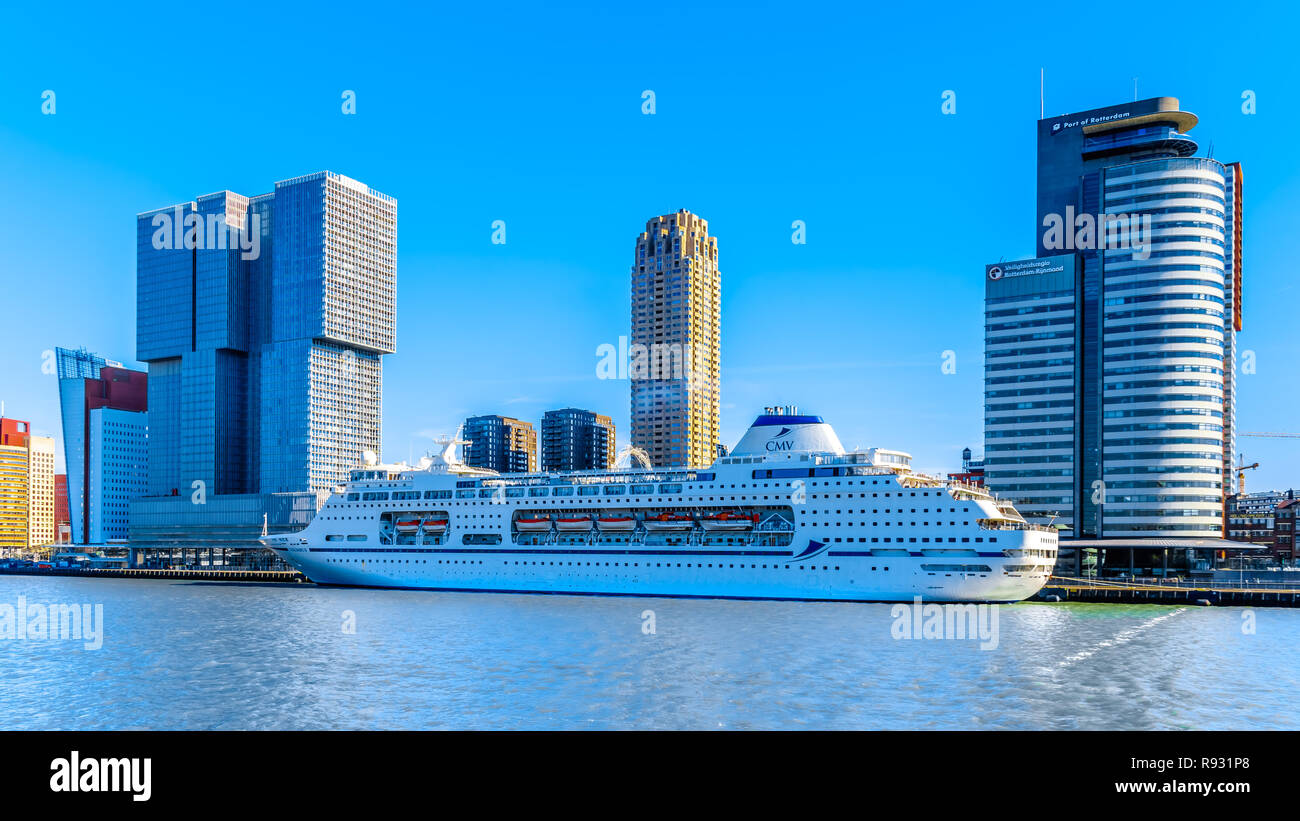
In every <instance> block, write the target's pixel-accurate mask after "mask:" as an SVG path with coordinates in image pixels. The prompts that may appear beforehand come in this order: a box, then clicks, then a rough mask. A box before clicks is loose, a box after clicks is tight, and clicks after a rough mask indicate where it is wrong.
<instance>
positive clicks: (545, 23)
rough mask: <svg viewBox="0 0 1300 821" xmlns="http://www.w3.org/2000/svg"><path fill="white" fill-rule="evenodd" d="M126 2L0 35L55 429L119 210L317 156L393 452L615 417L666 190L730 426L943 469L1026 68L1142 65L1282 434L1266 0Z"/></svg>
mask: <svg viewBox="0 0 1300 821" xmlns="http://www.w3.org/2000/svg"><path fill="white" fill-rule="evenodd" d="M123 8H125V7H120V6H117V7H114V6H105V5H103V4H94V5H89V6H86V7H84V8H71V9H67V10H64V11H60V12H58V13H55V12H52V11H51V10H50V9H49V8H48V7H37V6H35V5H30V4H29V5H27V6H25V7H22V8H19V9H16V10H12V11H7V12H6V24H5V26H4V32H3V33H0V180H2V181H3V182H2V183H0V184H2V185H3V188H2V192H3V197H0V242H2V243H3V248H4V249H5V250H4V253H3V255H0V293H3V297H0V299H2V300H3V302H4V303H6V307H5V308H4V310H3V311H2V312H0V316H2V317H3V319H2V320H0V353H2V354H3V355H2V356H0V399H3V400H4V401H5V403H6V409H7V413H8V415H10V416H13V417H17V418H20V419H22V418H26V419H29V420H31V421H32V422H33V425H34V427H35V428H36V429H37V430H38V431H46V432H50V433H53V434H55V435H58V434H59V430H58V426H59V422H58V405H57V389H56V384H55V380H54V378H53V377H52V376H47V375H42V373H41V367H40V365H41V354H42V352H43V351H45V350H48V349H51V348H53V347H55V346H60V345H61V346H67V347H76V346H85V347H88V348H90V349H91V350H94V351H97V352H100V353H102V354H104V355H106V356H108V357H110V358H117V359H121V360H125V361H127V362H133V361H134V355H135V247H134V241H135V234H134V216H135V214H136V213H137V212H139V211H144V210H147V209H151V208H155V207H159V206H163V205H168V204H171V203H175V202H179V201H186V200H190V199H192V198H193V197H195V196H197V195H200V194H204V193H208V192H211V191H215V190H222V189H230V190H233V191H238V192H240V193H244V194H257V193H263V192H266V191H269V190H271V188H272V186H273V184H274V182H275V181H276V180H280V179H285V178H289V177H293V176H297V175H300V174H305V173H309V172H312V171H317V170H321V169H330V170H333V171H337V172H339V173H342V174H347V175H348V176H351V177H355V178H357V179H359V180H362V181H364V182H366V183H368V184H369V185H371V186H373V187H374V188H377V189H379V190H381V191H384V192H386V193H388V194H391V195H393V196H394V197H396V198H397V199H398V242H399V260H398V325H397V348H398V350H397V353H396V354H394V355H392V356H390V357H387V359H386V365H385V379H384V385H385V389H384V451H385V453H384V455H385V456H386V457H388V458H392V459H403V458H406V457H407V456H408V454H410V453H414V454H415V455H417V456H418V455H419V454H420V453H422V452H423V451H424V450H425V449H426V448H427V447H428V445H429V440H428V434H430V433H439V432H449V431H451V430H453V429H454V427H455V425H456V423H457V422H458V421H459V420H461V419H463V418H464V417H465V416H466V415H467V414H471V413H492V412H499V413H505V414H509V415H514V416H519V417H522V418H524V419H529V420H532V421H534V422H536V421H537V420H538V419H539V418H540V416H541V413H542V411H543V410H545V409H547V408H550V407H560V406H565V405H577V406H582V407H589V408H592V409H595V410H597V411H601V412H606V413H609V414H611V415H612V416H614V418H615V422H616V424H617V425H618V428H619V438H620V441H621V442H623V441H626V439H625V436H626V431H627V417H628V384H627V382H620V381H606V380H598V379H596V378H595V374H596V371H595V366H596V362H597V358H596V355H595V352H596V348H597V346H599V345H600V344H602V343H607V342H608V343H616V342H617V341H618V337H619V336H620V335H624V334H627V333H628V327H629V315H628V314H629V309H628V267H629V265H630V264H631V259H632V254H633V247H634V242H635V239H636V235H637V234H638V233H639V232H640V231H641V230H642V228H643V227H644V224H645V222H646V220H647V219H649V218H650V217H651V216H653V215H655V214H660V213H667V212H670V211H674V210H676V209H678V208H687V209H690V210H692V211H694V212H696V213H698V214H700V215H702V216H704V217H705V218H706V219H708V220H709V223H710V228H711V230H712V232H713V233H714V234H715V235H716V236H717V237H718V242H719V259H720V264H721V266H720V267H721V270H722V275H723V294H722V310H723V319H722V368H723V382H722V401H723V412H722V434H723V436H722V438H723V440H724V441H725V442H727V443H729V444H734V443H735V441H736V440H737V439H738V438H739V437H740V435H741V434H742V433H743V431H744V429H745V427H746V426H747V425H748V424H749V422H750V421H752V417H753V415H754V414H755V412H757V411H759V410H760V409H761V408H762V406H764V405H769V404H784V403H793V404H798V405H799V406H800V407H801V409H803V410H805V411H808V412H815V413H820V414H822V415H824V416H826V417H827V419H828V420H829V421H831V422H832V423H833V424H835V426H836V427H837V429H838V430H839V433H840V436H841V439H843V440H844V443H845V444H846V445H847V446H849V447H853V446H858V445H860V446H864V447H865V446H871V445H880V446H885V447H896V448H901V449H905V450H910V451H912V452H913V453H914V454H915V455H916V461H917V464H918V466H919V467H921V468H923V469H929V470H935V471H938V470H946V469H950V468H955V467H956V466H957V463H958V460H959V454H960V451H961V449H962V447H963V446H966V445H970V446H971V447H973V448H975V449H976V451H977V452H979V451H980V450H981V448H982V430H983V411H982V404H983V403H982V389H983V388H982V364H983V363H982V346H983V337H982V326H983V319H982V310H983V304H982V297H983V278H982V274H983V265H984V263H986V262H990V261H994V260H997V259H1001V258H1005V259H1016V258H1021V257H1027V256H1031V255H1032V253H1033V248H1034V245H1033V240H1034V233H1033V232H1034V231H1035V226H1034V225H1033V222H1034V189H1035V182H1034V174H1035V169H1034V125H1035V120H1036V119H1037V118H1038V113H1039V87H1038V86H1039V69H1040V68H1043V69H1044V70H1045V72H1046V79H1047V83H1046V89H1047V90H1046V109H1047V113H1048V114H1049V115H1052V114H1060V113H1065V112H1070V111H1079V110H1084V109H1089V108H1095V107H1099V106H1103V105H1110V104H1114V103H1120V102H1123V101H1125V100H1129V99H1132V96H1133V78H1134V77H1135V76H1136V77H1137V78H1138V93H1139V95H1140V96H1141V97H1143V98H1145V97H1151V96H1158V95H1169V96H1175V97H1178V98H1180V99H1181V101H1182V104H1183V106H1182V107H1183V108H1184V109H1186V110H1189V111H1192V112H1195V113H1196V114H1197V115H1198V116H1199V117H1200V120H1201V124H1200V125H1199V126H1197V128H1196V129H1194V130H1193V131H1192V134H1193V136H1195V137H1196V138H1197V139H1198V140H1199V141H1200V143H1201V145H1202V149H1203V150H1205V149H1208V147H1209V145H1210V143H1213V146H1214V156H1215V157H1216V158H1218V159H1221V160H1225V161H1232V160H1240V161H1241V162H1243V163H1244V166H1245V185H1246V188H1245V191H1246V194H1245V203H1246V236H1245V243H1244V245H1245V255H1246V256H1245V265H1244V270H1245V282H1246V296H1245V330H1244V331H1243V333H1242V334H1241V336H1240V338H1239V339H1240V345H1241V347H1242V348H1244V349H1249V350H1253V351H1255V352H1256V356H1257V362H1258V370H1257V373H1255V374H1252V375H1243V376H1242V379H1241V390H1240V397H1239V401H1240V412H1239V417H1238V420H1239V423H1240V426H1241V428H1242V429H1243V430H1251V431H1274V430H1279V431H1291V432H1300V415H1298V414H1297V413H1296V411H1295V408H1296V407H1297V406H1300V380H1298V379H1297V373H1300V372H1298V371H1297V369H1296V367H1295V362H1296V354H1297V348H1298V347H1300V346H1298V345H1297V341H1298V337H1300V334H1298V333H1297V330H1296V325H1295V322H1296V315H1297V314H1296V306H1297V304H1298V303H1300V289H1297V287H1296V285H1295V284H1294V283H1295V273H1294V260H1295V259H1296V253H1295V248H1294V244H1295V237H1296V236H1297V235H1298V234H1300V231H1297V230H1296V227H1295V222H1296V213H1297V211H1298V207H1300V201H1298V200H1300V155H1298V154H1297V152H1296V151H1295V150H1294V149H1293V147H1292V145H1291V140H1290V139H1289V136H1290V135H1292V134H1295V133H1297V132H1300V115H1298V114H1297V109H1296V107H1295V106H1294V104H1293V103H1291V102H1290V101H1289V100H1290V97H1291V95H1292V94H1293V78H1294V77H1295V72H1294V65H1293V62H1292V60H1293V56H1294V54H1293V52H1294V43H1293V41H1292V38H1293V36H1294V32H1295V31H1296V23H1297V12H1296V11H1295V10H1293V9H1285V8H1284V7H1283V6H1282V5H1281V4H1277V5H1274V6H1272V8H1269V9H1259V10H1252V9H1250V8H1246V7H1232V8H1228V7H1225V6H1223V5H1222V4H1214V5H1210V4H1205V5H1203V6H1197V5H1195V4H1190V5H1189V4H1184V5H1183V6H1180V7H1179V8H1178V10H1177V12H1176V13H1170V12H1169V11H1168V10H1167V9H1163V8H1154V9H1152V8H1148V7H1145V6H1142V5H1134V4H1129V5H1126V6H1123V7H1122V8H1119V7H1117V8H1116V12H1115V14H1114V15H1080V14H1079V13H1078V11H1077V9H1076V8H1075V7H1072V6H1069V5H1064V4H1061V5H1057V6H1044V5H1042V4H1034V5H1032V6H1030V5H1023V6H1020V7H1016V6H1010V7H1007V8H1006V9H1005V10H1004V11H1001V12H999V13H996V14H994V13H990V12H989V11H987V10H985V9H984V8H983V7H971V6H967V5H961V6H957V7H955V8H953V9H951V10H947V11H945V10H942V9H939V8H937V7H926V8H924V9H922V8H921V7H915V6H914V7H911V8H908V9H897V8H894V9H881V8H867V7H865V6H861V5H859V4H845V5H842V6H836V5H820V6H819V5H814V4H799V5H797V6H796V7H792V6H790V5H789V4H775V3H772V4H767V5H763V4H758V5H755V4H744V5H742V4H710V3H703V4H701V3H681V4H676V3H666V4H657V5H655V6H653V7H652V8H653V10H650V9H651V7H645V6H638V7H635V8H633V7H629V8H627V9H626V10H615V9H613V8H611V7H610V5H609V4H603V3H591V4H585V5H582V4H573V3H569V4H562V5H549V4H548V5H546V6H536V7H532V6H522V5H514V4H510V3H497V4H493V5H492V6H490V7H485V8H481V9H480V8H472V7H468V6H458V7H456V8H447V9H442V8H426V9H424V10H418V11H417V10H410V9H405V8H403V7H402V6H400V5H393V6H389V5H387V4H384V3H367V4H364V5H349V6H341V5H331V4H328V3H317V4H311V5H307V4H291V5H285V6H284V7H283V8H282V9H280V10H276V11H266V10H262V9H258V10H257V11H256V12H250V14H251V15H252V16H243V15H241V14H236V13H235V12H234V11H232V10H230V9H227V8H225V7H222V8H217V7H209V6H194V7H189V6H186V5H184V4H181V5H177V4H174V3H170V4H157V5H142V4H136V5H132V6H131V7H130V11H129V13H125V14H124V13H122V12H121V9H123ZM249 8H252V7H249ZM1103 24H1104V28H1103V27H1102V26H1103ZM1134 43H1141V46H1140V47H1135V46H1134V45H1133V44H1134ZM46 89H51V90H53V91H55V93H56V106H57V108H56V114H54V115H53V116H47V115H42V113H41V93H42V91H44V90H46ZM646 89H650V90H653V91H654V92H655V97H656V113H655V114H654V115H652V116H651V115H645V114H642V113H641V105H642V96H641V95H642V92H643V91H644V90H646ZM1247 89H1249V90H1252V91H1254V92H1255V94H1256V98H1257V106H1258V108H1257V113H1256V114H1254V115H1245V114H1243V113H1242V110H1241V102H1242V99H1241V95H1242V92H1243V91H1244V90H1247ZM344 90H354V91H355V92H356V94H357V113H356V114H355V115H353V116H344V115H343V114H342V113H341V110H340V106H341V94H342V92H343V91H344ZM945 90H952V91H955V92H956V105H957V110H956V113H955V114H954V115H944V114H943V113H942V112H941V103H942V99H941V95H942V94H943V92H944V91H945ZM494 220H504V221H505V222H506V226H507V228H506V230H507V242H506V244H505V245H494V244H492V242H491V233H492V229H491V225H492V222H493V221H494ZM794 220H804V221H805V223H806V224H807V244H806V245H795V244H792V243H791V242H790V235H791V223H792V222H793V221H794ZM945 350H952V351H955V352H956V355H957V360H956V363H957V371H956V373H955V374H951V375H945V374H944V373H942V371H941V367H940V366H941V362H942V357H943V352H944V351H945ZM1243 442H1244V449H1245V450H1246V456H1247V459H1248V461H1260V462H1261V463H1262V467H1261V468H1260V469H1259V470H1258V471H1255V472H1254V473H1253V474H1252V475H1250V476H1249V477H1248V480H1247V481H1248V484H1249V485H1250V487H1251V489H1263V488H1267V487H1286V486H1289V485H1300V440H1281V439H1246V440H1243Z"/></svg>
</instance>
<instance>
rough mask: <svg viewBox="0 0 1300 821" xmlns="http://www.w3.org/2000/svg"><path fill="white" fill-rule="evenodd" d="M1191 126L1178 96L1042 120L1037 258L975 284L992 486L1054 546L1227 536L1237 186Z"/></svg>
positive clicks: (1237, 308)
mask: <svg viewBox="0 0 1300 821" xmlns="http://www.w3.org/2000/svg"><path fill="white" fill-rule="evenodd" d="M1195 124H1196V117H1195V116H1194V115H1192V114H1189V113H1187V112H1185V111H1180V110H1179V106H1178V100H1177V99H1175V98H1172V97H1158V98H1153V99H1149V100H1141V101H1135V102H1132V103H1125V104H1122V105H1117V106H1110V107H1107V108H1100V109H1094V110H1091V111H1084V112H1081V113H1078V114H1065V115H1061V116H1059V117H1048V118H1045V119H1042V120H1040V121H1039V122H1038V207H1037V214H1036V217H1035V238H1034V239H1035V245H1036V247H1037V253H1038V257H1037V258H1035V259H1029V260H1019V261H1016V262H1000V263H995V264H992V265H988V266H986V267H985V275H986V280H985V281H986V292H985V293H986V299H985V323H986V324H985V389H986V390H985V397H986V399H985V470H986V478H987V483H988V487H989V488H990V489H992V490H994V491H995V492H997V493H999V494H1001V495H1003V496H1006V497H1008V498H1011V499H1013V500H1015V501H1016V503H1017V506H1018V508H1019V510H1020V511H1021V512H1022V513H1023V514H1024V515H1026V516H1027V517H1030V518H1034V519H1038V520H1040V521H1043V522H1047V521H1052V522H1054V523H1055V524H1056V525H1058V526H1063V527H1065V528H1066V529H1067V530H1066V532H1064V533H1063V534H1062V535H1063V538H1064V539H1071V538H1073V539H1082V540H1101V539H1112V540H1113V539H1119V540H1127V543H1128V544H1129V545H1134V544H1147V545H1150V544H1152V542H1150V541H1147V542H1145V543H1142V542H1140V540H1142V539H1147V540H1152V539H1156V538H1163V539H1168V538H1175V539H1196V540H1206V539H1215V538H1217V537H1219V536H1221V535H1222V533H1223V526H1224V519H1223V509H1224V508H1223V505H1224V487H1225V483H1226V482H1230V479H1231V472H1230V471H1229V468H1230V466H1231V456H1232V452H1233V427H1234V423H1233V414H1234V412H1235V401H1234V398H1235V396H1234V394H1235V389H1234V385H1233V381H1232V371H1233V367H1234V356H1235V344H1236V332H1237V331H1238V330H1240V329H1241V230H1242V221H1241V200H1242V187H1241V186H1242V175H1241V168H1240V166H1239V165H1237V164H1225V163H1221V162H1218V161H1216V160H1212V159H1206V158H1203V157H1196V156H1193V155H1194V154H1195V152H1196V150H1197V145H1196V143H1195V141H1193V140H1192V139H1191V138H1190V137H1189V136H1187V133H1186V132H1188V131H1189V130H1190V129H1191V128H1192V127H1193V126H1194V125H1195ZM1080 544H1083V542H1080ZM1062 547H1063V548H1066V547H1068V544H1067V542H1066V541H1064V540H1063V541H1062ZM1066 555H1067V554H1066V552H1065V551H1064V550H1063V553H1062V557H1063V558H1064V557H1065V556H1066ZM1074 558H1075V560H1076V562H1077V561H1078V560H1079V559H1078V556H1075V557H1074ZM1130 560H1131V559H1130ZM1076 567H1077V564H1076Z"/></svg>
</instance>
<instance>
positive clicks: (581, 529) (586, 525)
mask: <svg viewBox="0 0 1300 821" xmlns="http://www.w3.org/2000/svg"><path fill="white" fill-rule="evenodd" d="M592 524H593V522H592V521H591V517H590V516H583V517H581V518H576V517H570V518H567V519H566V518H559V519H556V520H555V529H556V530H560V531H564V532H566V533H585V532H586V531H588V530H591V526H592Z"/></svg>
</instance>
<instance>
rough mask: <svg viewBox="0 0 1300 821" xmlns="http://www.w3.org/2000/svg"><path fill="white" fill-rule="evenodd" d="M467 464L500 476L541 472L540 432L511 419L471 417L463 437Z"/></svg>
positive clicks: (525, 423)
mask: <svg viewBox="0 0 1300 821" xmlns="http://www.w3.org/2000/svg"><path fill="white" fill-rule="evenodd" d="M462 435H463V436H464V437H465V439H467V440H468V441H469V444H468V445H465V446H464V455H463V456H462V459H463V460H464V462H465V464H467V465H472V466H474V467H478V468H487V469H488V470H495V471H497V472H498V473H531V472H533V471H535V470H537V431H536V430H535V429H534V428H533V426H532V425H530V424H529V423H527V422H523V421H521V420H519V419H513V418H511V417H509V416H494V415H486V416H471V417H470V418H468V419H466V420H465V428H464V432H463V434H462Z"/></svg>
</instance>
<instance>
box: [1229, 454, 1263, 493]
mask: <svg viewBox="0 0 1300 821" xmlns="http://www.w3.org/2000/svg"><path fill="white" fill-rule="evenodd" d="M1237 458H1238V459H1240V460H1241V464H1240V465H1237V466H1236V467H1235V468H1233V470H1235V471H1237V495H1238V496H1245V495H1246V471H1248V470H1254V469H1255V468H1257V467H1259V462H1256V463H1255V464H1253V465H1248V464H1246V454H1244V453H1238V454H1237Z"/></svg>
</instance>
